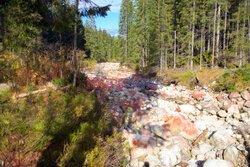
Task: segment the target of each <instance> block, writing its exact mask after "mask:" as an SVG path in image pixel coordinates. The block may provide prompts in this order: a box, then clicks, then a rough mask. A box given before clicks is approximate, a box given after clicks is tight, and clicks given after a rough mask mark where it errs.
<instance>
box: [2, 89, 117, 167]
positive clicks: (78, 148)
mask: <svg viewBox="0 0 250 167" xmlns="http://www.w3.org/2000/svg"><path fill="white" fill-rule="evenodd" d="M111 126H112V124H111V119H108V114H106V112H105V106H103V105H101V104H99V103H98V101H97V100H96V97H95V96H94V95H92V94H90V93H88V92H87V91H85V90H82V89H80V88H75V89H72V90H70V91H69V92H67V93H63V92H60V91H54V90H53V91H50V92H49V93H47V94H41V95H31V96H28V97H26V98H23V99H19V100H17V101H13V100H12V98H11V93H10V91H8V92H3V93H2V94H0V141H1V144H0V159H2V160H6V162H7V161H8V162H11V161H13V162H14V161H19V160H20V161H21V162H22V161H24V160H25V158H27V157H26V153H27V152H29V153H33V152H37V151H38V152H40V153H42V155H43V156H42V159H40V160H39V162H38V164H37V166H83V164H84V162H85V158H86V156H87V155H89V154H91V152H92V151H93V150H95V148H96V147H99V145H98V140H97V139H98V138H103V139H104V141H106V140H111V139H109V137H106V136H107V135H110V134H111V133H110V132H111V131H110V129H112V127H111ZM105 143H106V142H105ZM108 143H113V142H112V141H110V142H107V144H108ZM119 144H120V143H119ZM109 145H110V144H109ZM115 148H116V147H115ZM103 151H105V150H103ZM106 151H109V150H106ZM13 153H18V155H20V157H21V158H20V157H19V156H18V157H16V158H19V159H15V158H14V159H11V160H10V159H5V158H6V157H7V158H8V157H10V156H9V155H10V154H13ZM92 158H93V157H92ZM100 159H101V157H100V156H97V157H96V159H95V160H94V159H92V160H93V161H100ZM6 165H7V166H8V164H6ZM10 166H11V165H10Z"/></svg>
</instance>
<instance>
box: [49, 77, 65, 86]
mask: <svg viewBox="0 0 250 167" xmlns="http://www.w3.org/2000/svg"><path fill="white" fill-rule="evenodd" d="M52 83H53V84H54V85H55V86H59V87H63V86H66V85H67V84H68V82H67V81H66V80H64V79H61V78H56V79H54V80H53V81H52Z"/></svg>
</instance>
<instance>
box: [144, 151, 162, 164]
mask: <svg viewBox="0 0 250 167" xmlns="http://www.w3.org/2000/svg"><path fill="white" fill-rule="evenodd" d="M144 162H145V163H144V164H146V163H148V166H150V167H158V166H161V161H160V160H159V159H158V157H156V155H154V154H148V155H147V157H146V158H145V160H144ZM145 167H146V166H145Z"/></svg>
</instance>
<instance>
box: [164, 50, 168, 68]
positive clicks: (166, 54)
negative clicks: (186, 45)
mask: <svg viewBox="0 0 250 167" xmlns="http://www.w3.org/2000/svg"><path fill="white" fill-rule="evenodd" d="M164 62H165V69H168V47H167V46H166V49H165V61H164Z"/></svg>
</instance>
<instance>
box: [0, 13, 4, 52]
mask: <svg viewBox="0 0 250 167" xmlns="http://www.w3.org/2000/svg"><path fill="white" fill-rule="evenodd" d="M0 17H1V35H2V50H4V49H5V43H4V36H5V33H4V17H3V13H2V12H1V11H0Z"/></svg>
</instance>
